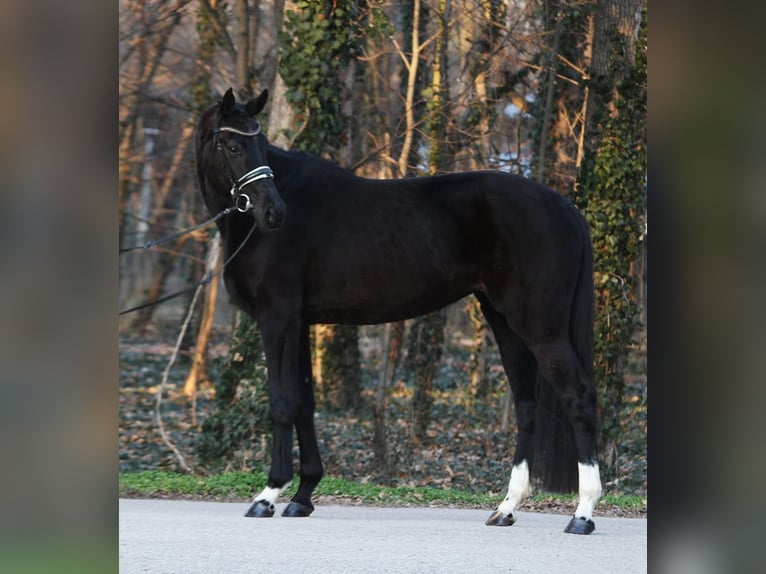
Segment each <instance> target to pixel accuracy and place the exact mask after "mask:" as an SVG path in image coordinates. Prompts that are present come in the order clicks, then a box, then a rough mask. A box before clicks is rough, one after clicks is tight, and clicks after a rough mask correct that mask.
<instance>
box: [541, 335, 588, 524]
mask: <svg viewBox="0 0 766 574" xmlns="http://www.w3.org/2000/svg"><path fill="white" fill-rule="evenodd" d="M533 352H534V354H535V357H536V359H537V365H538V368H539V369H540V371H541V373H542V376H543V377H544V379H545V381H547V382H548V383H549V384H550V385H551V386H552V387H553V390H554V391H555V393H556V395H557V397H558V400H559V401H560V403H561V406H562V408H563V411H564V413H565V414H566V416H567V418H568V419H569V421H570V422H571V426H572V430H573V431H574V442H575V444H576V450H577V461H578V463H577V468H578V479H579V502H578V505H577V509H576V510H575V514H574V517H573V518H572V520H571V521H570V523H569V524H568V525H567V527H566V529H565V530H564V531H565V532H567V533H572V534H590V533H591V532H593V529H594V528H595V526H594V524H593V519H592V515H593V509H594V508H595V506H596V503H597V502H598V499H599V497H600V496H601V479H600V475H599V468H598V460H597V448H596V390H595V387H594V386H593V383H592V381H591V379H590V377H589V376H588V375H587V374H586V372H585V371H584V369H583V368H582V365H580V363H579V360H578V358H577V355H576V353H575V351H574V349H573V348H572V343H571V341H570V340H569V336H568V334H561V335H560V336H558V337H544V338H540V342H539V343H537V344H535V345H534V346H533Z"/></svg>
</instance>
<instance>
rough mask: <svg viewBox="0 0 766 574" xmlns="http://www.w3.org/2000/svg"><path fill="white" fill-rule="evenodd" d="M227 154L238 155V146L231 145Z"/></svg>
mask: <svg viewBox="0 0 766 574" xmlns="http://www.w3.org/2000/svg"><path fill="white" fill-rule="evenodd" d="M229 153H230V154H231V155H239V146H238V145H237V144H231V145H230V146H229Z"/></svg>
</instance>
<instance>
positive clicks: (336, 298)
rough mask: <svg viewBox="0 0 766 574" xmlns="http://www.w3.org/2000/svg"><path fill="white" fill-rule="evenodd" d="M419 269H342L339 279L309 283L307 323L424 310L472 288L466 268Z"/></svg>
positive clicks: (361, 320)
mask: <svg viewBox="0 0 766 574" xmlns="http://www.w3.org/2000/svg"><path fill="white" fill-rule="evenodd" d="M423 271H424V270H423V269H420V270H412V271H411V272H402V270H401V269H399V270H397V271H396V272H390V273H385V274H381V273H379V272H374V273H367V274H365V273H364V270H360V272H358V273H356V274H344V275H345V277H344V278H343V279H342V280H338V279H339V278H338V277H335V278H334V280H328V281H326V282H317V283H315V284H314V285H313V288H312V285H311V283H310V282H309V283H308V284H307V289H306V291H305V292H304V304H303V309H304V315H305V316H306V318H307V319H308V320H309V321H310V322H312V323H348V324H358V325H363V324H374V323H388V322H391V321H399V320H402V319H409V318H411V317H417V316H419V315H425V314H427V313H431V312H433V311H436V310H438V309H441V308H442V307H444V306H445V305H448V304H450V303H453V302H454V301H457V300H458V299H460V298H462V297H465V296H466V295H468V294H470V293H471V292H473V291H474V290H476V289H477V288H478V286H477V285H476V283H475V282H474V281H473V280H472V279H473V277H472V275H473V274H472V273H470V272H466V270H460V269H457V268H455V267H453V268H451V269H448V270H446V271H444V272H433V270H431V271H432V272H431V273H424V272H423Z"/></svg>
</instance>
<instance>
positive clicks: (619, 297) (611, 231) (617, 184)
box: [574, 0, 646, 478]
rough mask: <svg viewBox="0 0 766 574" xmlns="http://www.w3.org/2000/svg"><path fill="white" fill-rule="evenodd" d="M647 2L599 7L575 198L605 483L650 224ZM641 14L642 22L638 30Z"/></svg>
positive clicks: (617, 432)
mask: <svg viewBox="0 0 766 574" xmlns="http://www.w3.org/2000/svg"><path fill="white" fill-rule="evenodd" d="M642 3H643V2H642V0H620V1H619V2H614V1H612V2H606V1H605V0H601V1H600V2H598V3H596V6H595V11H594V36H593V62H592V66H591V74H590V82H589V88H590V89H589V96H590V99H589V103H588V108H589V110H590V112H591V113H590V114H589V118H588V125H587V128H588V130H587V133H586V138H585V143H586V145H585V156H584V159H583V163H582V166H581V169H580V173H579V177H578V182H577V184H578V185H577V188H576V191H575V196H574V197H575V201H576V202H577V204H578V206H579V207H580V209H581V210H582V211H583V212H584V213H585V216H586V218H587V219H588V222H589V223H590V227H591V239H592V242H593V251H594V256H595V274H594V282H595V294H596V298H595V304H596V314H595V327H594V328H595V365H594V376H595V378H596V382H597V385H598V388H599V391H600V392H599V406H600V417H599V418H600V428H601V431H600V443H601V446H600V448H601V452H602V466H604V470H605V471H606V472H605V475H606V477H607V478H608V477H609V476H610V474H611V473H613V471H614V466H615V464H616V463H617V457H618V454H619V451H618V446H619V442H620V436H621V423H620V419H619V413H620V409H621V407H622V405H623V390H624V386H625V383H624V378H623V375H624V368H625V360H626V357H627V354H628V350H629V347H630V344H631V339H632V337H633V336H634V335H635V333H636V331H637V330H638V329H639V328H640V321H639V311H640V310H639V306H638V303H637V301H636V296H635V290H634V289H633V281H634V280H635V279H636V278H637V277H636V274H635V273H634V269H633V266H634V265H635V263H636V262H637V261H638V259H639V256H640V252H641V250H642V249H643V243H642V237H643V232H644V225H645V215H644V214H645V204H644V197H645V195H644V189H645V185H646V127H645V126H646V6H645V4H644V8H643V10H642ZM638 15H642V18H641V19H640V21H641V24H640V28H639V29H638V30H636V27H638V19H637V18H636V17H637V16H638ZM629 23H632V26H631V25H628V24H629ZM636 32H639V33H638V34H636ZM636 37H637V38H638V41H636ZM639 279H640V278H639Z"/></svg>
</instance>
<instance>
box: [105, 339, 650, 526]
mask: <svg viewBox="0 0 766 574" xmlns="http://www.w3.org/2000/svg"><path fill="white" fill-rule="evenodd" d="M171 338H172V337H168V340H170V339H171ZM171 350H172V347H171V345H170V344H169V343H167V344H157V343H156V342H154V341H146V340H145V341H140V340H131V341H128V340H123V341H121V352H120V406H119V413H120V414H119V425H120V428H119V458H120V494H121V496H151V497H173V498H176V497H192V498H206V499H215V500H242V501H245V500H247V499H249V498H250V497H251V496H252V495H253V493H254V492H256V491H257V490H259V489H260V488H262V487H263V484H265V473H266V472H267V470H268V464H269V461H268V450H269V449H268V440H267V437H263V436H262V437H254V441H253V445H252V448H251V449H250V450H249V452H245V453H243V456H242V458H241V464H240V466H239V467H237V468H234V467H232V465H229V466H228V467H227V468H224V469H208V468H204V467H203V466H201V465H200V463H199V462H198V458H197V456H196V448H197V441H198V438H199V431H200V429H201V426H202V422H203V421H204V420H205V418H206V417H207V416H208V415H209V414H210V413H211V412H213V409H214V408H215V407H214V403H213V397H214V390H213V388H212V387H210V386H207V387H203V388H201V389H200V391H199V392H198V394H197V396H196V398H195V400H194V401H192V400H190V399H189V398H187V397H186V396H184V395H183V393H182V392H181V388H182V386H183V383H184V380H185V377H186V374H187V373H188V368H189V358H188V356H186V355H185V354H183V353H182V354H181V356H180V357H179V359H178V361H177V363H176V364H175V365H174V366H173V368H171V370H170V376H169V380H168V386H167V388H166V389H165V392H164V394H163V399H162V404H161V416H162V419H163V422H164V425H165V428H166V430H167V433H168V435H169V437H170V440H171V441H172V442H173V444H174V445H175V446H176V448H178V450H179V451H180V452H181V453H183V454H184V456H185V458H186V459H187V462H189V463H190V464H191V465H192V466H193V468H194V473H193V475H188V474H180V473H178V472H176V471H177V470H178V469H179V465H178V460H177V458H176V456H175V454H174V453H173V452H172V450H171V449H170V448H168V446H167V445H166V444H165V443H164V442H163V440H162V439H161V437H160V434H159V431H158V428H157V422H156V418H155V407H156V404H157V391H158V389H159V385H160V380H161V376H162V372H163V370H164V369H165V367H166V365H167V361H168V359H169V357H170V352H171ZM226 350H227V348H226V344H225V335H224V334H219V336H218V338H217V340H216V344H215V345H214V346H213V348H212V352H211V357H212V360H211V378H212V379H213V380H216V378H217V376H218V374H219V373H220V369H221V366H222V365H223V363H224V360H225V354H226ZM446 357H447V358H446V360H444V361H443V365H442V368H441V371H440V375H439V378H438V381H437V384H436V393H435V402H434V405H433V416H432V423H431V425H430V427H429V429H428V431H427V433H426V434H427V436H426V438H425V440H423V441H417V440H416V439H415V437H414V434H413V425H412V423H411V420H412V416H411V412H410V409H411V389H410V388H409V387H408V385H407V384H405V382H404V381H401V380H399V381H397V382H396V383H395V385H394V386H393V388H392V389H391V395H390V402H389V404H388V412H387V421H388V425H387V429H388V449H389V458H390V460H389V465H388V469H387V471H386V472H382V471H381V470H380V469H378V468H377V466H376V464H375V461H374V456H373V450H372V444H373V441H372V437H373V427H372V416H371V412H370V409H369V406H363V407H362V408H361V409H360V410H359V412H357V413H344V414H337V413H330V412H326V411H324V410H322V409H320V410H319V411H318V412H317V418H316V426H317V432H318V435H319V443H320V449H321V452H322V454H323V462H324V464H325V470H326V477H325V478H324V479H323V480H322V482H321V483H320V485H319V489H318V491H317V494H318V498H317V501H318V502H320V503H321V502H323V501H325V502H326V501H328V500H329V501H339V502H343V503H346V504H380V505H415V504H419V505H428V504H439V505H458V506H475V507H482V508H491V507H493V506H494V505H496V504H497V502H498V501H499V500H500V499H501V498H502V496H503V495H504V494H505V489H506V487H507V481H508V476H509V474H510V466H511V464H510V462H511V458H512V454H513V433H514V428H513V424H511V425H510V427H509V428H508V429H507V430H503V428H502V425H501V413H502V403H503V400H504V399H505V392H506V391H505V381H504V375H503V373H502V369H501V368H500V367H499V364H498V362H497V361H495V360H493V361H490V364H492V365H493V367H491V369H490V375H489V376H490V385H491V388H492V389H493V391H492V394H491V396H490V398H489V400H487V401H486V402H484V403H477V402H474V401H472V400H471V397H470V396H468V393H467V392H466V389H465V388H464V387H462V386H461V385H460V383H459V382H460V381H467V380H468V377H467V373H466V372H465V369H466V364H467V363H468V361H467V352H466V351H465V349H463V350H461V349H460V348H458V347H456V348H450V352H449V353H447V354H446ZM642 361H643V359H642V358H641V357H640V356H638V357H637V358H634V359H633V361H632V364H633V368H634V370H635V371H638V372H640V371H641V370H642V369H643V367H644V365H643V363H642ZM374 377H375V373H374V370H373V369H369V371H368V372H367V373H366V379H367V380H365V381H363V391H362V392H363V396H364V397H365V398H366V399H368V400H367V401H365V405H368V404H369V399H371V396H372V393H373V382H372V381H373V380H374ZM627 379H628V380H627V382H626V389H625V393H626V394H625V396H626V405H625V416H624V421H625V440H624V441H623V442H622V444H621V452H620V453H618V460H619V463H618V465H617V467H618V471H617V472H616V473H615V476H612V477H609V478H610V479H609V480H608V481H607V482H606V483H605V497H604V499H603V500H602V502H601V503H600V504H599V507H598V509H599V513H601V514H602V515H603V514H613V515H631V516H636V515H639V516H640V515H645V514H646V442H645V431H646V396H645V395H646V392H645V387H646V385H645V379H643V377H642V375H640V374H634V375H631V376H630V377H628V378H627ZM511 423H512V421H511ZM296 461H297V451H296ZM533 494H534V495H533V497H532V498H531V499H530V500H529V501H527V502H525V503H524V506H523V507H522V508H521V510H530V509H534V510H547V511H561V512H566V513H569V512H571V511H572V507H573V503H574V497H573V496H560V495H555V496H554V495H551V494H547V493H543V492H537V493H533ZM288 495H289V491H288Z"/></svg>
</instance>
